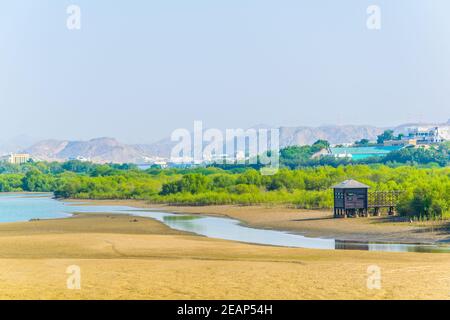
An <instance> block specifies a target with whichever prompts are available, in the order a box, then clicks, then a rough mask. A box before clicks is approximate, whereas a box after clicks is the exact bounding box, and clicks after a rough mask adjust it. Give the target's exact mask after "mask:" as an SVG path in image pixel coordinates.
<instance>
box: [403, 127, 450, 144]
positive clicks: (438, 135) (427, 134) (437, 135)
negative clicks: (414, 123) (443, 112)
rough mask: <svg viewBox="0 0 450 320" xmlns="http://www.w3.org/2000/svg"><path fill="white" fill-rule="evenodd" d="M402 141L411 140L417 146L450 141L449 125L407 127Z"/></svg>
mask: <svg viewBox="0 0 450 320" xmlns="http://www.w3.org/2000/svg"><path fill="white" fill-rule="evenodd" d="M399 133H401V134H403V135H404V139H413V140H415V141H416V142H417V143H418V144H432V143H441V142H444V141H450V125H445V126H418V127H407V128H406V130H405V131H404V132H399Z"/></svg>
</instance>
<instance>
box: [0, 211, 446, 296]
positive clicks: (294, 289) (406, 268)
mask: <svg viewBox="0 0 450 320" xmlns="http://www.w3.org/2000/svg"><path fill="white" fill-rule="evenodd" d="M71 265H76V266H79V267H80V270H81V290H70V289H68V288H67V279H68V277H69V274H67V273H66V270H67V268H68V267H69V266H71ZM373 265H376V266H378V267H379V268H380V271H381V274H380V276H381V288H380V289H369V288H368V286H367V282H368V281H369V283H370V277H369V276H370V274H368V268H369V267H370V266H373ZM0 281H1V283H2V285H1V286H0V298H1V299H432V298H435V299H448V298H450V255H447V254H421V253H387V252H365V251H328V250H307V249H294V248H278V247H270V246H257V245H249V244H242V243H237V242H231V241H224V240H215V239H208V238H205V237H199V236H195V235H191V234H186V233H182V232H178V231H174V230H171V229H170V228H168V227H166V226H165V225H163V224H161V223H159V222H157V221H155V220H152V219H147V218H140V217H139V218H135V217H130V216H126V215H111V214H106V213H105V214H98V213H96V214H81V215H76V216H74V217H71V218H67V219H57V220H41V221H33V222H24V223H6V224H0Z"/></svg>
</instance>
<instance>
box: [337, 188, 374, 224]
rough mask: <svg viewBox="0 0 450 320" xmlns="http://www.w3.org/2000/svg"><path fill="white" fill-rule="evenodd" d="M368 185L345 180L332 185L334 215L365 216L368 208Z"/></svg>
mask: <svg viewBox="0 0 450 320" xmlns="http://www.w3.org/2000/svg"><path fill="white" fill-rule="evenodd" d="M369 188H370V187H369V186H368V185H365V184H363V183H361V182H358V181H356V180H345V181H344V182H341V183H339V184H337V185H335V186H334V187H333V190H334V217H335V218H340V217H342V218H346V217H348V216H360V215H361V216H366V215H367V214H368V210H369Z"/></svg>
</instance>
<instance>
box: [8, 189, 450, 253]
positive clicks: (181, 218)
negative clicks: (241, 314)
mask: <svg viewBox="0 0 450 320" xmlns="http://www.w3.org/2000/svg"><path fill="white" fill-rule="evenodd" d="M73 213H112V214H130V215H134V216H140V217H148V218H152V219H155V220H158V221H160V222H162V223H164V224H165V225H167V226H169V227H170V228H172V229H176V230H180V231H187V232H191V233H195V234H198V235H202V236H206V237H210V238H217V239H225V240H233V241H239V242H246V243H253V244H262V245H273V246H283V247H298V248H310V249H328V250H335V249H339V250H341V249H345V250H369V251H391V252H450V247H448V246H439V245H415V244H401V243H370V242H367V243H355V242H346V241H339V240H335V239H323V238H311V237H305V236H302V235H299V234H292V233H288V232H284V231H276V230H266V229H256V228H250V227H247V226H244V225H242V224H241V222H240V221H238V220H234V219H229V218H221V217H211V216H203V215H202V216H200V215H188V214H174V213H165V212H158V211H151V210H142V209H137V208H133V207H127V206H103V205H92V204H89V203H83V202H70V203H68V202H64V201H57V200H55V199H53V198H52V195H51V194H1V193H0V223H1V222H19V221H29V220H32V219H58V218H67V217H70V216H71V214H73Z"/></svg>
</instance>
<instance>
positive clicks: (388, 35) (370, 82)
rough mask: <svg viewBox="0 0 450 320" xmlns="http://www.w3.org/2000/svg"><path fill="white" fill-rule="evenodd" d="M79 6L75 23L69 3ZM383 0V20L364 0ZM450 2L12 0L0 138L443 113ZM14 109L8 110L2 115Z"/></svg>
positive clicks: (0, 61) (380, 120) (415, 118)
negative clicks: (374, 24)
mask: <svg viewBox="0 0 450 320" xmlns="http://www.w3.org/2000/svg"><path fill="white" fill-rule="evenodd" d="M71 4H76V5H78V6H79V7H80V8H81V30H68V29H67V26H66V20H67V18H68V16H69V15H68V14H67V13H66V9H67V7H68V6H69V5H71ZM372 4H376V5H378V6H379V7H380V9H381V30H369V29H368V28H367V26H366V20H367V18H368V15H367V13H366V9H367V7H368V6H369V5H372ZM447 12H450V2H448V1H446V0H436V1H433V2H432V3H431V2H424V1H421V0H398V1H395V3H394V2H392V1H386V0H379V1H376V2H373V1H361V0H349V1H346V2H345V3H342V2H337V1H332V0H318V1H295V0H281V1H277V2H275V1H268V0H259V1H257V0H247V1H242V0H240V1H238V0H231V1H226V2H225V1H223V2H217V1H216V2H211V1H205V0H198V1H192V2H189V3H186V2H183V1H181V0H173V1H166V2H156V1H145V2H143V1H142V2H139V1H137V2H136V3H132V4H130V3H129V2H125V1H122V2H114V3H111V2H109V1H96V2H95V3H93V2H92V1H87V0H77V1H73V2H72V1H60V2H59V3H55V1H50V0H42V1H35V0H18V1H14V2H9V3H5V4H3V5H2V11H1V12H0V70H2V72H1V73H0V111H1V112H2V115H3V123H2V126H1V127H0V135H1V139H0V141H4V140H7V139H11V138H13V137H16V136H20V135H25V136H30V137H32V138H34V139H48V138H54V139H68V140H87V139H91V138H96V137H114V138H117V139H118V140H120V141H123V142H126V143H151V142H155V141H158V140H160V139H162V138H165V137H167V136H170V133H171V132H172V131H173V130H175V129H177V128H187V129H191V128H192V126H193V122H194V121H195V120H202V121H203V123H204V125H205V126H206V127H217V128H230V127H231V128H236V127H237V128H248V127H252V126H254V125H257V124H260V123H265V124H268V125H272V126H274V127H279V126H286V127H290V126H310V127H317V126H321V125H327V124H335V125H372V126H378V127H391V126H396V125H400V124H403V123H411V122H436V123H443V122H446V121H447V120H448V119H449V117H450V113H449V110H450V108H449V105H450V91H449V90H448V88H450V63H449V57H450V55H449V54H450V41H448V35H449V34H450V20H448V19H447V17H446V14H447ZM6 120H8V121H6Z"/></svg>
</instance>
